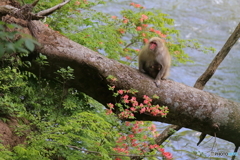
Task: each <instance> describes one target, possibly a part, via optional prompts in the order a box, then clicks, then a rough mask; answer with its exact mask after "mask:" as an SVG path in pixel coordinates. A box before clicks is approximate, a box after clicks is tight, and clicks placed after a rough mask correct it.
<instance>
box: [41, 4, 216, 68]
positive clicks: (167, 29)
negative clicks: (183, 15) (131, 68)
mask: <svg viewBox="0 0 240 160" xmlns="http://www.w3.org/2000/svg"><path fill="white" fill-rule="evenodd" d="M54 2H55V1H54ZM42 3H44V2H42ZM99 4H101V5H103V4H104V1H93V2H90V1H86V0H75V1H71V3H69V4H68V5H66V6H64V9H63V10H61V11H59V12H57V13H56V14H54V16H51V17H49V18H47V20H46V23H48V24H49V27H51V28H53V29H54V30H57V31H59V32H60V33H62V34H64V35H66V36H67V37H69V38H70V39H72V40H74V41H76V42H78V43H80V44H82V45H84V46H86V47H88V48H91V49H92V50H95V51H96V52H98V53H100V54H103V55H105V56H107V57H109V58H112V59H116V60H118V61H120V62H122V63H125V64H128V65H130V64H132V62H136V57H137V54H138V51H139V49H140V48H141V46H142V45H143V44H144V43H146V42H147V40H148V39H149V38H151V37H154V36H159V37H161V38H163V39H165V40H166V42H167V46H168V48H169V51H170V52H171V55H172V57H173V62H174V64H176V63H178V62H180V63H186V62H189V61H191V60H190V58H189V56H188V55H187V54H186V53H185V52H184V48H186V47H191V48H195V49H198V50H202V51H203V52H209V51H213V49H212V48H206V47H202V46H201V45H200V44H199V43H198V42H197V41H196V40H183V39H180V38H179V31H178V30H176V29H175V28H174V20H173V19H171V18H169V17H168V15H167V14H164V13H161V11H160V10H154V11H152V10H151V11H149V10H147V9H145V7H143V6H141V5H140V4H136V3H129V6H126V8H125V9H124V10H123V11H121V12H120V16H118V17H117V16H114V15H109V14H107V13H102V12H98V11H96V10H94V9H93V8H94V7H93V6H95V5H99ZM48 5H49V4H48ZM135 64H136V63H135Z"/></svg>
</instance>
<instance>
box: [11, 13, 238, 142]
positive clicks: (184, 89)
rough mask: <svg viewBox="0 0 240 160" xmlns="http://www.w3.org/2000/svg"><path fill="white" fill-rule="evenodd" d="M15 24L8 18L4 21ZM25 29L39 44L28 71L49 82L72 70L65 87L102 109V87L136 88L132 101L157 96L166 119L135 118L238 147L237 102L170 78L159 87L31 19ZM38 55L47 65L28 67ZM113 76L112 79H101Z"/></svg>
mask: <svg viewBox="0 0 240 160" xmlns="http://www.w3.org/2000/svg"><path fill="white" fill-rule="evenodd" d="M8 20H10V21H11V22H13V21H17V20H16V19H14V18H10V19H8ZM28 23H29V25H28V26H29V28H30V29H31V30H29V29H28V28H26V27H25V26H23V30H24V31H25V32H26V33H29V32H30V33H32V34H33V35H34V37H35V38H36V39H37V41H38V42H39V43H40V44H41V46H38V47H36V49H35V52H34V53H31V54H30V55H29V57H28V60H31V62H32V63H33V66H32V68H31V70H32V71H33V72H34V73H36V74H37V75H39V70H40V72H41V75H42V76H43V77H45V78H48V79H55V77H56V74H55V72H56V71H57V70H58V69H60V68H62V67H63V68H66V67H67V66H70V67H71V68H73V69H74V76H75V78H74V79H73V80H71V81H69V82H68V86H69V87H73V88H76V89H77V90H79V91H81V92H84V93H86V94H87V95H89V96H91V97H92V98H94V99H95V100H97V101H99V102H100V103H102V104H103V105H106V104H107V103H115V98H114V97H113V96H112V92H111V91H109V90H108V85H114V86H116V90H117V89H131V88H134V89H136V90H138V91H139V92H138V93H137V95H136V96H137V99H138V100H141V99H142V97H143V95H148V96H152V95H154V94H156V95H158V96H159V97H160V98H159V99H157V100H153V103H154V104H159V105H165V106H168V107H169V114H168V115H167V118H162V117H161V116H152V115H149V114H146V113H145V114H144V113H143V114H140V113H136V114H135V117H136V120H144V121H157V122H164V123H169V124H175V125H179V126H182V127H186V128H190V129H193V130H197V131H200V132H204V133H207V134H209V135H214V133H216V136H217V137H218V138H222V139H224V140H227V141H230V142H233V143H235V144H238V145H240V139H239V133H240V119H239V116H240V104H239V103H236V102H233V101H230V100H228V99H225V98H222V97H219V96H217V95H214V94H212V93H209V92H206V91H202V90H199V89H196V88H193V87H189V86H187V85H184V84H181V83H178V82H174V81H171V80H163V81H161V85H160V87H159V88H157V87H156V85H155V83H154V81H153V79H151V78H150V77H148V76H146V75H144V74H142V73H140V72H139V71H138V70H136V69H134V68H131V67H129V66H126V65H124V64H121V63H119V62H117V61H115V60H112V59H108V58H106V57H104V56H102V55H100V54H98V53H96V52H94V51H92V50H90V49H88V48H86V47H84V46H82V45H80V44H78V43H75V42H73V41H71V40H69V39H68V38H66V37H64V36H62V35H60V34H58V33H57V32H55V31H53V30H51V29H50V28H48V27H46V26H45V25H44V24H43V23H41V22H40V21H31V22H28ZM38 53H42V54H44V55H46V56H47V57H48V62H49V66H45V67H44V68H39V66H38V65H37V64H34V60H35V57H36V56H37V55H38ZM108 75H113V76H114V77H116V78H117V79H118V81H116V82H113V81H110V80H107V79H106V77H107V76H108Z"/></svg>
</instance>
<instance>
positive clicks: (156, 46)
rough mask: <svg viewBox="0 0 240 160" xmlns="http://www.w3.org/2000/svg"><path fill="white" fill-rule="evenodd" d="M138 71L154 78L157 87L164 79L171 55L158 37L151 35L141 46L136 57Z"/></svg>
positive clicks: (167, 72)
mask: <svg viewBox="0 0 240 160" xmlns="http://www.w3.org/2000/svg"><path fill="white" fill-rule="evenodd" d="M138 64H139V66H138V67H139V71H140V72H143V73H146V74H147V75H149V76H150V77H152V78H154V79H155V81H154V82H155V84H156V86H157V87H159V86H160V80H161V79H166V78H167V76H168V74H169V69H170V66H171V56H170V54H169V51H168V49H167V47H166V46H165V42H164V41H163V40H162V39H161V38H158V37H153V38H151V39H150V40H149V42H148V43H147V44H146V45H145V46H144V47H143V48H142V50H141V51H140V53H139V57H138Z"/></svg>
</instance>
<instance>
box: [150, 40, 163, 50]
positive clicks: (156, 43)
mask: <svg viewBox="0 0 240 160" xmlns="http://www.w3.org/2000/svg"><path fill="white" fill-rule="evenodd" d="M162 45H163V42H162V39H160V38H158V37H153V38H151V39H150V40H149V46H148V48H149V50H151V51H154V52H156V51H157V50H158V49H160V50H161V48H162Z"/></svg>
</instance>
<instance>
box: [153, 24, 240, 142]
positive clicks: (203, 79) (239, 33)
mask: <svg viewBox="0 0 240 160" xmlns="http://www.w3.org/2000/svg"><path fill="white" fill-rule="evenodd" d="M239 37H240V23H239V24H238V26H237V27H236V28H235V30H234V32H233V33H232V34H231V36H230V37H229V38H228V40H227V41H226V43H225V44H224V46H223V48H222V49H221V50H220V51H219V53H218V54H217V55H216V56H215V58H214V59H213V61H212V62H211V63H210V65H209V66H208V68H207V70H206V71H205V72H204V73H203V74H202V75H201V76H200V77H199V78H198V80H197V81H196V83H195V84H194V87H195V88H198V89H201V90H202V89H203V88H204V86H205V84H206V83H207V81H208V80H209V79H210V78H211V77H212V75H213V74H214V73H215V71H216V70H217V68H218V66H219V65H220V63H221V62H222V61H223V60H224V58H225V57H226V56H227V54H228V53H229V51H230V50H231V48H232V46H233V45H234V44H235V43H236V42H237V40H238V39H239ZM170 128H173V129H174V128H175V130H176V131H178V130H180V129H181V128H182V127H180V126H176V125H170V126H168V127H167V128H166V129H165V130H164V131H163V132H162V133H161V134H160V136H159V137H157V138H156V140H155V141H156V142H157V144H158V145H161V144H162V143H163V142H164V141H165V140H166V139H168V138H169V137H170V136H171V135H172V132H169V133H168V131H169V130H170ZM167 133H168V134H167ZM205 137H206V134H205V133H202V134H201V135H200V140H199V142H198V143H197V145H199V144H200V143H201V142H202V141H203V140H204V138H205Z"/></svg>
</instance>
